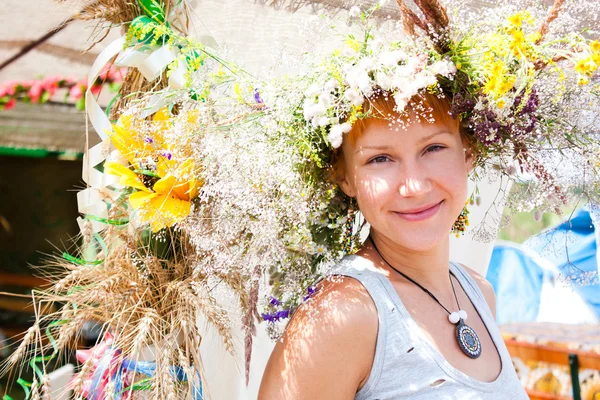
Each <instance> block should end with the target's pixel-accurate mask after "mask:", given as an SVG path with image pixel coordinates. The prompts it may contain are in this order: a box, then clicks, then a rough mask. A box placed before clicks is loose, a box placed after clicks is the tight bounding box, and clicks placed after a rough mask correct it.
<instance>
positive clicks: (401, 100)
mask: <svg viewBox="0 0 600 400" xmlns="http://www.w3.org/2000/svg"><path fill="white" fill-rule="evenodd" d="M409 100H410V97H406V96H405V95H404V93H402V92H399V93H396V94H394V102H395V103H396V107H395V109H396V112H402V111H404V109H405V108H406V105H407V104H408V101H409Z"/></svg>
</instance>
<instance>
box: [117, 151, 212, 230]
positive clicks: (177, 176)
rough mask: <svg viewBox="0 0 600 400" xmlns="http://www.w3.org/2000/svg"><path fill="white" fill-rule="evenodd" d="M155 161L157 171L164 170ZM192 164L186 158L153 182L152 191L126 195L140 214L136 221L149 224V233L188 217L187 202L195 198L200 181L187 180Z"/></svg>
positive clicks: (164, 168)
mask: <svg viewBox="0 0 600 400" xmlns="http://www.w3.org/2000/svg"><path fill="white" fill-rule="evenodd" d="M160 164H161V163H160V162H159V165H158V168H157V172H158V171H160V170H166V167H165V166H161V165H160ZM193 169H194V162H193V160H191V159H187V160H186V161H184V162H183V163H182V164H181V165H179V166H178V168H176V169H175V170H174V171H173V173H168V174H167V175H165V176H164V177H162V178H160V179H159V180H158V181H156V183H154V185H153V187H152V190H141V191H138V192H135V193H132V194H131V195H130V196H129V203H130V204H131V206H132V207H133V208H134V209H135V210H138V211H140V213H139V215H140V219H141V220H142V221H143V222H149V223H150V228H151V229H152V231H153V232H157V231H159V230H161V229H163V228H165V227H169V226H173V225H174V224H176V223H178V222H181V221H182V220H183V219H184V218H185V217H187V216H188V215H189V214H190V209H191V201H192V200H193V199H194V198H195V197H197V196H198V189H199V187H200V186H201V185H202V182H201V181H199V180H196V179H195V178H193V177H190V174H193V173H194V171H193Z"/></svg>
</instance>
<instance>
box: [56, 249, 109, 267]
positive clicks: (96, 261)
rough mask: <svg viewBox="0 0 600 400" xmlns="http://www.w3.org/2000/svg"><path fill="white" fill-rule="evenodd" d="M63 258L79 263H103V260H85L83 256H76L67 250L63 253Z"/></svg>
mask: <svg viewBox="0 0 600 400" xmlns="http://www.w3.org/2000/svg"><path fill="white" fill-rule="evenodd" d="M62 256H63V258H64V259H65V260H67V261H70V262H72V263H73V264H77V265H100V264H102V260H84V259H82V258H78V257H74V256H72V255H70V254H69V253H67V252H64V253H63V254H62Z"/></svg>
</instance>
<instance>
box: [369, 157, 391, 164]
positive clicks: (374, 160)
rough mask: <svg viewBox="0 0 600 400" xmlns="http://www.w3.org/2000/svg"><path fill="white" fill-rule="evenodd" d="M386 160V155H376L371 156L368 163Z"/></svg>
mask: <svg viewBox="0 0 600 400" xmlns="http://www.w3.org/2000/svg"><path fill="white" fill-rule="evenodd" d="M387 160H388V158H387V156H377V157H373V158H371V159H370V160H369V164H371V163H377V164H378V163H382V162H386V161H387Z"/></svg>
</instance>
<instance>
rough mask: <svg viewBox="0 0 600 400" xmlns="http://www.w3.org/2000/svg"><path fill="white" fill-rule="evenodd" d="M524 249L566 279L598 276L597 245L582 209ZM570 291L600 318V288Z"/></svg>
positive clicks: (591, 226) (592, 227)
mask: <svg viewBox="0 0 600 400" xmlns="http://www.w3.org/2000/svg"><path fill="white" fill-rule="evenodd" d="M525 245H526V246H527V247H529V248H531V249H532V250H533V251H535V252H536V253H538V254H539V255H540V256H542V257H543V258H545V259H546V260H548V261H550V262H551V263H552V264H553V265H555V266H556V268H558V270H559V271H560V272H561V273H562V274H564V275H565V276H567V277H568V276H572V275H575V276H576V275H577V274H580V273H581V272H583V273H590V272H591V273H594V272H595V273H597V272H598V259H597V252H598V244H597V242H596V232H595V227H594V224H593V221H592V218H591V215H590V213H589V211H587V210H584V209H581V210H579V211H577V213H576V214H575V215H574V216H573V217H572V218H571V219H570V220H569V221H566V222H563V223H562V224H560V225H558V226H557V227H555V228H553V229H550V230H548V231H546V232H543V233H541V234H540V235H537V236H536V237H533V238H532V239H530V240H529V241H528V242H526V243H525ZM594 281H595V282H596V283H595V284H591V285H589V284H587V285H579V284H577V283H575V284H574V285H573V287H574V288H575V291H576V292H577V293H579V294H580V295H581V296H582V297H583V298H584V299H585V300H586V302H587V303H588V304H589V305H590V306H591V307H592V308H593V309H594V312H595V313H596V315H597V316H599V317H600V284H599V283H598V279H597V278H596V279H595V280H594Z"/></svg>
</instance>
